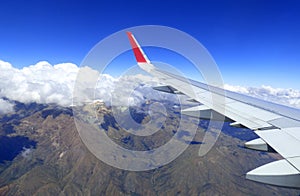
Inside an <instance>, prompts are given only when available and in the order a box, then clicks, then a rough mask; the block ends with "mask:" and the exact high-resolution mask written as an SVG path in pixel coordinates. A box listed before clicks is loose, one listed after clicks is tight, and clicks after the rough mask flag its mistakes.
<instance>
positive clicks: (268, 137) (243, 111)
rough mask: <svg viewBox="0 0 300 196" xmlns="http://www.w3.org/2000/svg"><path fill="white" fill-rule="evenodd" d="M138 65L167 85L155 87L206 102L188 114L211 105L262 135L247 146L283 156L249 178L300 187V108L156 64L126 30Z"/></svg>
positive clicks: (236, 123) (240, 124)
mask: <svg viewBox="0 0 300 196" xmlns="http://www.w3.org/2000/svg"><path fill="white" fill-rule="evenodd" d="M127 35H128V38H129V40H130V44H131V46H132V49H133V52H134V55H135V57H136V60H137V63H138V65H139V66H140V67H141V68H142V69H143V70H145V71H146V72H148V73H149V74H151V75H152V76H154V77H157V78H159V79H160V80H161V81H163V82H164V83H165V85H166V86H163V87H156V88H155V89H156V90H161V91H164V92H169V93H182V94H185V95H187V96H189V97H190V99H191V100H194V101H196V102H199V103H201V104H203V105H201V106H198V107H193V108H189V109H186V110H185V111H182V112H185V113H186V114H192V113H193V112H194V111H200V110H201V111H202V110H203V109H210V110H213V111H214V112H217V113H220V114H222V115H224V116H226V117H227V118H229V119H230V120H232V123H231V125H232V126H237V127H247V128H249V129H252V130H253V131H255V133H256V134H257V135H258V136H259V137H260V138H258V139H255V140H252V141H249V142H247V143H246V144H245V146H246V147H247V148H250V149H255V150H260V151H275V152H277V153H279V154H280V155H281V156H282V157H283V159H282V160H279V161H275V162H272V163H268V164H266V165H263V166H261V167H259V168H256V169H254V170H252V171H250V172H248V173H247V175H246V178H247V179H250V180H253V181H257V182H262V183H267V184H272V185H277V186H284V187H293V188H300V110H298V109H295V108H290V107H286V106H282V105H278V104H275V103H271V102H267V101H263V100H260V99H256V98H253V97H249V96H246V95H242V94H239V93H234V92H231V91H227V90H224V89H222V88H218V87H214V86H209V85H207V84H203V83H200V82H196V81H193V80H189V79H186V78H183V77H181V76H177V75H174V74H172V73H169V72H166V71H163V70H160V69H158V68H157V67H155V66H154V65H153V64H152V63H151V62H150V60H149V59H148V58H147V56H146V55H145V53H144V52H143V50H142V48H141V47H140V45H139V44H138V42H137V41H136V39H135V37H134V35H133V34H132V33H130V32H127Z"/></svg>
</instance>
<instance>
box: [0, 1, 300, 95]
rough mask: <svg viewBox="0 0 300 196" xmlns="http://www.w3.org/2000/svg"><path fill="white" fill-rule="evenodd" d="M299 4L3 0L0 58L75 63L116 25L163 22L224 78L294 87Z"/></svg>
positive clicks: (246, 83)
mask: <svg viewBox="0 0 300 196" xmlns="http://www.w3.org/2000/svg"><path fill="white" fill-rule="evenodd" d="M299 10H300V2H299V1H297V0H294V1H291V0H287V1H286V0H282V1H276V0H236V1H232V0H207V1H179V0H178V1H174V0H173V1H169V0H166V1H158V0H151V1H144V0H139V1H80V0H79V1H58V0H51V1H46V0H45V1H5V2H4V1H2V2H1V5H0V26H1V30H0V59H1V60H4V61H8V62H10V63H12V64H13V65H14V66H17V67H19V68H21V67H23V66H28V65H32V64H35V63H36V62H38V61H41V60H46V61H49V62H50V63H51V64H56V63H62V62H73V63H76V64H77V65H79V64H80V62H81V61H82V60H83V58H84V57H85V55H86V54H87V53H88V51H89V50H90V49H91V48H92V47H93V46H94V45H95V44H97V43H98V42H99V41H100V40H101V39H103V38H105V37H106V36H108V35H110V34H112V33H114V32H116V31H119V30H122V29H124V28H128V27H132V26H137V25H149V24H154V25H166V26H170V27H174V28H178V29H179V30H182V31H185V32H186V33H188V34H190V35H192V36H193V37H195V38H196V39H197V40H199V41H200V42H201V43H202V44H203V45H204V46H205V47H206V48H207V49H208V50H209V52H210V53H211V54H212V56H213V57H214V59H215V61H216V63H217V64H218V66H219V68H220V71H221V73H222V75H223V79H224V82H225V83H228V84H233V85H241V86H260V85H263V84H264V85H271V86H273V87H282V88H294V89H300V86H299V80H300V79H299V73H300V66H299V65H300V55H299V54H300V12H299ZM178 68H179V69H180V67H178Z"/></svg>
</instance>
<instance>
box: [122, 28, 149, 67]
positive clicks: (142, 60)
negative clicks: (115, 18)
mask: <svg viewBox="0 0 300 196" xmlns="http://www.w3.org/2000/svg"><path fill="white" fill-rule="evenodd" d="M127 36H128V39H129V41H130V44H131V47H132V50H133V53H134V56H135V58H136V61H137V62H138V63H149V60H148V59H147V57H145V56H144V53H143V51H142V49H141V48H140V46H139V44H138V43H137V41H136V40H135V38H134V36H133V34H132V33H131V32H127Z"/></svg>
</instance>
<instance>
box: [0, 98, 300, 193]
mask: <svg viewBox="0 0 300 196" xmlns="http://www.w3.org/2000/svg"><path fill="white" fill-rule="evenodd" d="M18 105H20V106H19V107H18V108H17V109H16V114H10V115H4V116H2V117H1V121H0V125H1V130H0V145H1V143H2V145H1V146H0V147H1V148H2V149H1V148H0V151H4V152H0V155H1V156H2V160H1V159H0V195H43V196H44V195H297V194H299V191H298V190H294V189H287V188H279V187H274V186H269V185H264V184H260V183H255V182H252V181H248V180H246V179H245V175H244V174H245V173H246V172H248V171H249V170H251V169H254V168H256V167H258V166H260V165H262V164H265V163H268V162H271V161H273V160H276V159H278V158H280V157H279V156H278V155H276V154H268V153H262V152H258V151H252V150H248V149H244V148H242V147H241V146H242V145H243V144H244V142H245V141H244V140H243V139H240V138H238V137H235V136H232V135H230V134H227V133H225V132H222V133H221V135H220V137H219V139H218V141H217V143H216V145H215V146H214V148H213V149H212V150H211V151H210V152H209V153H208V154H207V155H205V156H203V157H199V156H198V150H199V147H200V145H201V141H202V137H203V135H204V132H205V130H204V129H203V128H201V126H199V129H198V130H197V134H196V136H195V138H194V141H193V142H192V144H191V145H190V146H189V147H188V149H187V150H186V151H185V152H184V153H183V154H181V155H180V156H179V157H178V158H177V159H176V160H174V161H173V162H171V163H169V164H168V165H165V166H162V167H160V168H158V169H154V170H150V171H144V172H130V171H124V170H120V169H116V168H114V167H111V166H109V165H107V164H105V163H103V162H102V161H100V160H98V159H97V158H96V157H95V156H94V155H93V154H91V153H90V152H89V150H88V149H87V148H86V147H85V145H84V144H83V143H82V141H81V139H80V137H79V135H78V132H77V130H76V126H75V123H74V119H73V118H74V117H73V114H72V111H71V109H70V108H62V107H58V106H55V105H39V104H27V105H26V104H21V103H18ZM97 111H98V115H99V116H100V117H103V119H105V120H106V121H109V122H104V124H102V127H103V129H107V131H108V134H109V135H110V137H112V136H113V137H114V138H119V141H116V142H119V143H122V142H123V141H126V142H125V143H124V145H125V146H127V147H134V148H138V149H142V148H143V146H142V145H139V144H138V143H139V142H140V141H139V139H138V138H134V137H128V134H127V135H126V134H125V133H123V132H122V130H121V128H119V127H117V125H114V122H113V120H112V119H113V118H112V116H111V111H110V108H107V107H105V106H104V105H101V107H100V106H99V107H97ZM144 120H147V117H145V119H144ZM174 122H176V119H173V123H171V122H169V123H166V125H165V133H162V134H160V135H158V136H157V137H159V138H161V137H162V136H165V137H166V138H167V139H169V138H170V137H171V136H172V132H171V131H170V130H172V126H176V125H175V124H176V123H174ZM118 129H119V130H118ZM235 131H240V133H241V134H248V133H249V134H252V133H251V131H250V130H246V129H240V130H235ZM20 138H23V139H22V142H23V143H24V146H25V148H24V146H23V147H22V148H21V149H16V150H14V151H18V153H15V152H11V149H12V148H16V143H14V142H10V141H14V140H13V139H15V140H16V141H15V142H18V143H19V144H21V143H22V142H19V140H17V139H20ZM159 138H156V139H157V141H158V142H153V141H152V145H154V146H156V145H158V144H159V145H161V142H162V141H161V140H159ZM124 139H125V140H124ZM115 140H118V139H115ZM154 140H155V138H154ZM155 141H156V140H155ZM150 143H151V142H150V141H146V144H147V145H148V146H149V145H150ZM144 146H145V145H144ZM99 150H105V149H99ZM1 153H2V154H1ZM8 153H11V154H13V156H12V157H9V158H7V157H6V158H5V155H6V154H8ZM1 156H0V158H1Z"/></svg>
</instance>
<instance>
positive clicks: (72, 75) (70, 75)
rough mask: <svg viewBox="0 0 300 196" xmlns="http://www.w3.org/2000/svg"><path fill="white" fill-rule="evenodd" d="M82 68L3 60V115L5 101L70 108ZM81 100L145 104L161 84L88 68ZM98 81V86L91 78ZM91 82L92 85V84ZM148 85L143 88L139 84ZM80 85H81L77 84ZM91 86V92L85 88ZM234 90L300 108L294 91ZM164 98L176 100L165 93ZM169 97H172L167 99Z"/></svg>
mask: <svg viewBox="0 0 300 196" xmlns="http://www.w3.org/2000/svg"><path fill="white" fill-rule="evenodd" d="M79 70H82V69H79V67H78V66H77V65H75V64H72V63H62V64H57V65H51V64H49V63H48V62H46V61H41V62H39V63H37V64H35V65H31V66H28V67H24V68H22V69H17V68H14V67H13V66H12V65H11V64H10V63H7V62H4V61H1V60H0V114H3V113H9V112H12V111H13V104H12V103H11V102H10V101H8V100H6V99H3V98H8V99H9V100H16V101H20V102H24V103H29V102H37V103H56V104H58V105H61V106H70V105H71V104H72V99H73V89H74V84H75V81H76V78H77V74H78V72H79ZM83 70H85V71H86V75H83V76H84V78H83V81H81V82H83V83H82V84H80V85H82V89H81V90H82V93H81V94H82V95H84V97H81V99H82V101H92V100H94V99H102V100H104V101H106V102H111V101H113V102H112V104H117V105H134V104H138V103H140V102H142V101H143V100H144V99H145V97H147V96H148V97H149V96H150V97H151V95H152V96H154V97H157V95H155V94H154V93H153V91H152V89H151V88H150V86H152V85H156V84H157V83H158V82H157V81H156V80H154V79H153V78H152V77H150V76H145V75H142V74H138V75H133V74H130V73H129V74H128V75H126V76H124V77H122V78H113V77H112V76H110V75H107V74H101V75H99V72H98V71H96V70H92V69H90V68H88V67H85V68H83ZM93 77H94V78H95V77H96V78H97V81H98V82H97V83H96V85H95V84H93V83H92V81H89V78H93ZM89 82H90V83H89ZM141 83H143V84H146V85H143V86H140V85H138V84H141ZM77 85H78V83H77ZM87 86H90V89H86V87H87ZM225 88H226V89H228V90H231V91H235V92H240V93H244V94H248V95H251V96H254V97H258V98H261V99H264V100H268V101H273V102H277V103H281V104H285V105H289V106H293V107H300V91H299V90H293V89H280V88H272V87H270V86H262V87H259V88H253V87H240V86H231V85H225ZM162 96H165V97H161V98H162V99H166V98H167V99H170V98H174V97H172V96H170V95H167V94H165V95H164V94H163V95H162ZM166 96H170V97H166Z"/></svg>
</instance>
